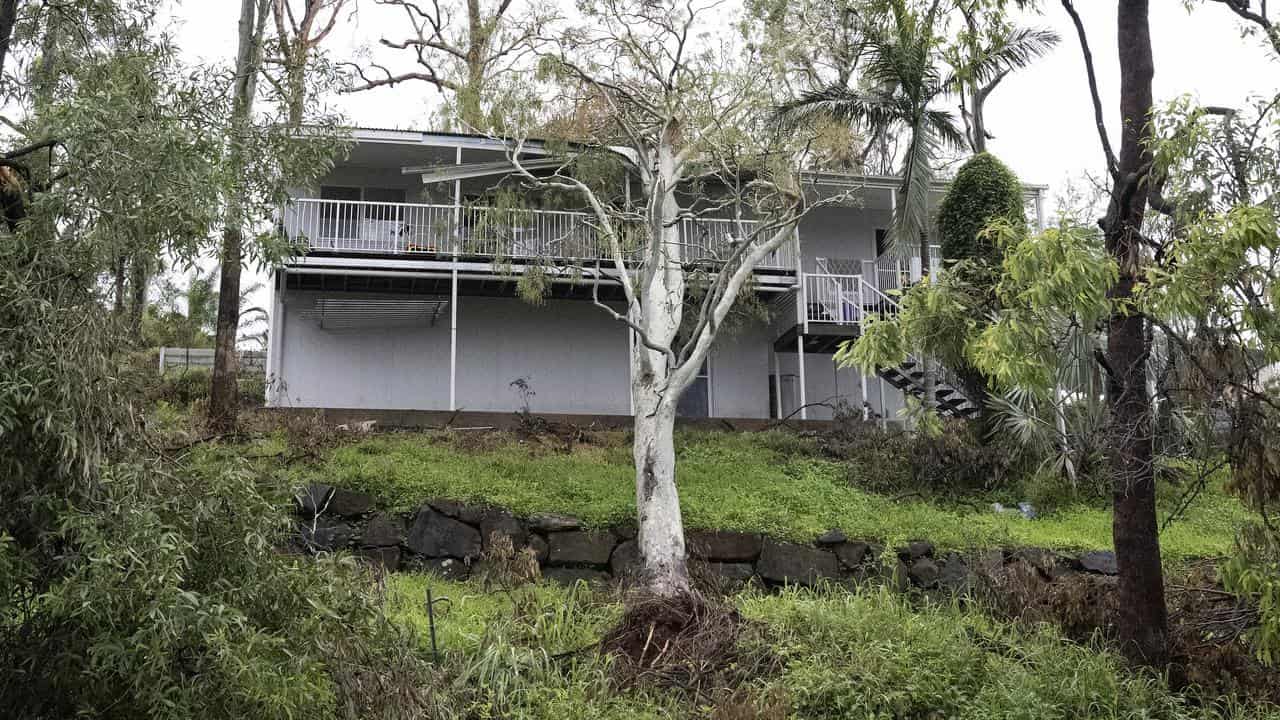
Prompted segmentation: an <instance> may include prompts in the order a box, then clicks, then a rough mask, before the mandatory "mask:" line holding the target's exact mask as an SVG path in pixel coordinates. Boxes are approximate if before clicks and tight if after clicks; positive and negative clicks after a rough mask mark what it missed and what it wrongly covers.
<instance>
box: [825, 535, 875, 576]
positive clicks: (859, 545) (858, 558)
mask: <svg viewBox="0 0 1280 720" xmlns="http://www.w3.org/2000/svg"><path fill="white" fill-rule="evenodd" d="M833 549H834V551H835V554H836V558H838V559H839V560H840V564H841V565H844V566H845V567H847V568H849V569H850V570H854V569H856V568H858V567H860V566H861V565H862V563H863V562H865V561H866V559H867V556H868V554H870V552H871V546H870V545H868V544H867V543H864V542H857V541H854V542H847V543H844V544H843V545H837V546H835V548H833Z"/></svg>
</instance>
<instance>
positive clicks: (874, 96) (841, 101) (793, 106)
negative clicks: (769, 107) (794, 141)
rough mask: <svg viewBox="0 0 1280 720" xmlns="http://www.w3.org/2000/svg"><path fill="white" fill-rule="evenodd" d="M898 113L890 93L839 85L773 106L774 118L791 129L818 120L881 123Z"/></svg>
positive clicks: (893, 118)
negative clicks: (885, 93) (884, 93)
mask: <svg viewBox="0 0 1280 720" xmlns="http://www.w3.org/2000/svg"><path fill="white" fill-rule="evenodd" d="M900 117H901V109H900V107H899V106H898V102H897V100H896V99H895V98H894V97H893V96H892V95H882V94H879V93H869V92H863V91H860V90H853V89H851V88H847V87H843V86H840V85H832V86H828V87H825V88H821V89H819V90H811V91H809V92H807V93H805V94H803V95H801V96H800V97H799V98H798V99H796V100H792V101H791V102H788V103H785V104H783V105H780V106H779V107H778V108H777V109H776V110H774V118H775V120H776V121H777V122H778V123H779V124H780V125H781V126H782V127H784V128H786V129H790V130H794V129H796V128H798V127H801V126H804V125H809V124H812V123H813V122H815V121H818V120H834V121H836V122H845V123H849V124H855V123H861V124H863V125H866V126H868V127H883V126H886V125H889V124H892V123H893V122H894V121H896V120H897V119H898V118H900Z"/></svg>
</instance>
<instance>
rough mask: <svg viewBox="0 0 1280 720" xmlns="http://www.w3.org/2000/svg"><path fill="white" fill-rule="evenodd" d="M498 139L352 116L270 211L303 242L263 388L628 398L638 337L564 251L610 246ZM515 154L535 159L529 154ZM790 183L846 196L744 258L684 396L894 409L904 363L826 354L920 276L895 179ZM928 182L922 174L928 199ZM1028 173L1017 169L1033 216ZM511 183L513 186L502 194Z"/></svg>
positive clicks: (532, 399)
mask: <svg viewBox="0 0 1280 720" xmlns="http://www.w3.org/2000/svg"><path fill="white" fill-rule="evenodd" d="M506 150H507V148H506V147H505V146H504V144H503V143H502V142H501V141H497V140H494V139H491V138H486V137H481V136H473V135H460V134H450V133H438V132H414V131H404V130H373V129H362V130H356V131H354V144H353V145H352V147H351V149H350V153H349V155H348V156H347V157H346V158H345V159H344V160H343V161H341V162H339V163H337V164H336V166H335V167H334V168H333V170H332V171H331V172H330V173H329V174H328V175H327V176H326V177H325V178H324V179H323V180H322V181H321V182H320V183H319V185H318V186H317V187H314V188H307V189H305V190H300V191H298V192H297V197H296V199H295V200H294V202H293V203H292V204H291V205H290V206H289V207H287V208H285V210H284V213H283V217H282V222H283V226H284V230H285V232H286V233H287V234H288V235H289V236H290V237H291V238H293V239H294V240H296V241H298V242H299V243H300V245H301V246H303V247H305V248H306V250H305V253H304V254H300V255H298V256H296V257H294V258H291V259H290V260H289V261H288V262H286V263H284V264H283V265H282V266H281V267H279V268H278V269H277V270H276V271H275V275H274V279H273V312H272V313H271V327H270V334H269V337H270V342H269V349H268V360H267V374H268V377H269V378H270V386H271V387H270V390H269V397H268V402H269V404H270V405H273V406H279V407H307V408H330V409H364V410H439V411H454V410H461V411H506V412H509V411H513V410H518V409H521V408H522V407H524V406H525V404H526V403H527V404H528V407H529V408H530V409H531V410H532V411H534V412H536V413H539V414H573V415H607V416H626V415H629V414H630V412H631V400H630V377H629V373H630V367H631V364H630V362H629V360H628V359H629V354H630V344H631V343H632V342H634V338H633V337H631V335H632V333H631V332H630V331H629V329H627V328H626V327H624V326H623V325H622V324H621V323H619V322H617V321H616V320H614V319H612V318H611V317H609V316H608V315H607V314H606V313H605V312H603V311H602V310H601V309H600V308H598V307H596V306H595V305H594V304H593V302H592V295H593V292H594V293H596V294H597V296H598V297H600V298H601V299H603V300H604V301H606V302H616V301H617V300H618V299H619V298H620V296H621V293H620V290H619V288H617V287H612V288H610V287H608V285H607V283H606V284H604V285H601V286H598V287H595V288H593V287H591V283H590V282H587V281H585V280H584V279H583V278H582V277H581V275H580V273H575V272H572V271H571V270H570V269H569V268H570V266H572V265H579V266H580V265H582V264H583V263H590V262H591V261H593V260H595V259H597V258H602V259H607V254H606V253H605V251H604V248H603V247H601V246H600V244H599V241H598V239H597V238H596V236H595V233H594V232H593V231H592V229H591V226H590V223H589V219H590V218H589V216H588V215H587V214H586V213H583V212H580V211H578V210H575V209H573V208H572V207H571V206H568V207H567V209H566V202H567V201H566V200H565V198H563V197H560V198H555V197H535V196H534V194H533V193H530V192H529V191H528V190H527V189H524V188H523V186H522V185H521V184H520V183H518V182H516V181H515V179H514V178H512V177H511V172H512V167H511V165H510V163H509V162H508V160H507V155H506ZM526 152H527V153H529V154H530V155H531V156H536V155H537V154H538V153H539V152H541V146H540V145H539V144H537V143H529V144H528V145H527V148H526ZM548 162H551V161H550V160H548V161H544V163H548ZM527 167H529V168H531V169H535V168H537V167H539V161H538V160H537V159H536V157H531V158H530V159H529V160H528V161H527ZM806 185H807V186H812V187H813V188H815V189H816V190H815V192H827V193H833V194H840V195H841V196H842V198H843V199H842V200H841V202H840V203H839V204H837V205H829V206H823V207H820V208H817V209H815V210H813V211H812V212H810V213H809V214H808V215H807V216H805V218H804V219H803V221H802V223H801V224H800V227H799V229H798V232H797V233H796V238H795V241H794V243H792V244H790V245H787V246H785V247H784V248H782V249H781V250H779V251H778V252H776V253H774V255H773V256H771V257H770V258H768V259H767V260H766V261H765V262H764V263H762V264H761V265H760V266H759V267H758V268H757V270H756V274H755V283H754V285H753V291H754V292H755V293H756V294H757V296H758V298H759V299H760V300H761V302H762V303H763V304H764V305H765V306H767V307H768V308H769V311H770V312H769V316H770V317H769V320H768V321H763V320H760V321H752V322H743V323H738V324H737V326H736V327H735V328H734V329H733V330H732V331H731V332H727V333H725V334H723V336H722V337H720V338H719V339H718V340H717V343H716V345H715V347H714V349H713V351H712V353H711V355H710V357H709V359H708V361H707V363H706V365H705V368H704V370H703V374H702V376H701V377H700V378H699V379H698V381H697V382H696V383H695V384H694V385H693V386H691V387H690V388H689V390H688V391H687V392H686V396H685V397H684V399H683V400H682V402H681V412H682V413H683V414H684V415H686V416H690V417H722V418H769V417H786V416H789V415H792V414H793V413H794V414H795V416H796V417H804V418H809V419H824V418H829V417H831V414H832V410H833V408H834V407H836V406H837V404H840V403H844V404H846V405H847V406H849V407H850V408H852V409H853V410H854V411H855V412H865V413H867V414H868V415H873V416H877V417H882V418H894V417H896V415H897V412H898V410H899V409H900V408H902V407H903V404H904V393H909V392H913V391H918V387H917V385H918V381H919V373H918V371H916V369H915V368H914V366H913V365H912V364H910V363H908V365H907V366H905V367H902V368H886V369H885V370H884V371H883V372H881V373H879V374H878V375H874V376H864V375H861V374H860V373H859V372H858V371H857V370H855V369H847V368H838V367H837V366H836V365H835V363H834V362H833V361H832V355H833V353H834V352H835V350H836V348H837V347H838V346H839V344H840V343H841V342H843V341H844V340H847V339H849V338H851V337H856V336H857V334H858V332H859V331H860V328H861V325H862V322H863V321H864V319H865V318H867V317H868V316H869V315H870V314H872V313H885V314H892V313H894V312H895V311H896V309H897V303H896V302H895V297H896V292H895V291H897V290H898V289H900V288H901V287H902V286H903V285H905V284H908V283H910V282H912V281H913V280H915V279H918V278H919V277H920V275H921V267H920V260H919V257H918V256H917V257H915V258H906V259H899V258H897V257H894V256H892V255H890V254H887V253H886V252H885V246H884V245H885V229H886V228H887V227H888V225H889V219H890V217H891V215H892V212H893V203H894V198H895V192H894V190H895V188H896V187H897V185H898V180H897V179H896V178H892V177H868V176H860V175H844V174H835V173H823V174H815V175H812V176H810V177H809V178H807V180H806ZM944 190H945V187H944V186H942V185H939V186H938V187H935V188H933V189H932V192H931V201H932V202H933V203H935V204H936V202H937V201H938V200H940V198H941V196H942V193H943V192H944ZM1044 191H1045V188H1043V187H1040V186H1027V187H1026V196H1027V200H1028V204H1029V206H1031V207H1033V209H1034V210H1033V212H1034V215H1033V216H1032V217H1034V218H1035V220H1036V221H1037V222H1039V223H1041V224H1042V223H1043V197H1044ZM512 192H517V193H527V194H529V197H528V202H527V203H525V204H524V206H523V207H520V208H512V207H510V205H509V204H506V203H503V202H502V201H501V200H502V197H501V196H502V193H507V194H508V197H509V195H510V193H512ZM568 202H571V201H568ZM747 225H749V222H748V221H738V220H733V219H720V220H712V219H698V220H687V221H684V222H683V223H682V225H681V234H682V238H683V239H684V243H682V246H683V248H684V249H683V252H684V253H685V254H686V255H685V259H686V260H697V254H698V252H699V249H700V248H703V249H706V251H707V253H708V256H709V257H710V256H712V255H714V252H713V251H714V249H716V248H723V247H724V246H725V244H726V243H730V242H732V241H733V239H734V238H735V237H743V236H744V235H745V234H746V232H747V231H748V228H746V226H747ZM535 259H536V260H537V261H538V267H539V268H540V272H542V273H543V278H544V279H545V280H546V282H548V283H549V291H548V295H547V299H546V300H545V301H544V302H543V303H542V304H531V303H529V302H526V301H525V300H522V299H520V298H519V297H518V296H517V293H516V291H515V290H516V285H517V283H518V282H519V280H520V276H521V274H522V273H524V272H525V271H526V270H527V268H528V267H531V266H530V265H527V263H530V262H533V261H534V260H535ZM548 259H551V260H552V261H553V262H552V263H551V269H550V270H549V271H548V269H547V268H548V264H547V260H548ZM936 259H937V253H936V252H932V253H931V260H934V261H936ZM555 261H563V262H562V263H557V262H555ZM559 265H562V266H563V267H564V269H563V270H562V271H561V270H558V269H557V267H558V266H559ZM939 399H940V402H941V403H942V407H943V408H944V409H946V410H948V411H951V412H955V413H963V412H964V411H965V410H966V409H967V408H968V405H967V402H966V401H965V400H964V398H963V397H961V396H960V395H959V393H958V392H957V391H956V390H955V389H954V388H952V387H950V386H949V385H947V384H946V383H945V382H944V383H943V384H942V385H941V387H940V388H939Z"/></svg>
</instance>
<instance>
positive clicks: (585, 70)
mask: <svg viewBox="0 0 1280 720" xmlns="http://www.w3.org/2000/svg"><path fill="white" fill-rule="evenodd" d="M580 10H581V13H582V21H581V24H580V25H579V26H577V27H574V28H570V29H568V30H566V31H565V32H564V33H563V34H562V35H561V36H560V37H559V38H557V39H555V40H554V42H553V43H552V45H551V46H549V47H547V48H544V54H543V57H542V61H541V63H540V64H541V69H542V72H543V73H544V74H545V75H546V76H547V77H549V78H553V79H554V80H555V83H556V87H558V88H559V89H560V93H561V95H560V101H561V102H562V103H564V104H565V105H568V106H569V107H571V108H576V107H583V106H586V107H589V108H591V109H592V110H591V112H590V113H589V116H590V117H589V121H587V122H583V123H580V124H579V125H578V126H577V127H579V128H580V129H585V130H586V133H585V134H584V135H577V136H575V137H573V138H567V140H572V141H573V142H571V143H557V144H558V145H559V146H560V147H561V150H560V153H561V155H560V156H561V157H563V164H562V165H561V166H560V167H558V168H554V169H552V170H550V171H542V172H538V173H535V172H534V171H533V170H532V169H530V168H527V167H526V164H525V163H526V161H527V157H526V156H525V149H526V147H527V144H526V142H525V141H524V140H523V139H518V140H517V141H516V142H515V144H514V149H513V150H512V151H511V154H510V161H511V162H512V163H513V164H514V165H515V167H516V168H517V171H518V173H519V174H520V175H521V176H522V177H523V178H524V179H525V180H526V181H527V182H528V183H529V184H531V185H533V186H536V187H540V188H547V189H555V190H559V191H565V192H568V193H572V194H573V195H575V196H576V197H578V198H580V199H581V201H582V203H583V204H584V205H586V206H587V207H588V208H589V209H590V211H589V215H590V216H591V223H592V225H593V226H594V229H595V232H596V233H597V234H598V236H599V238H600V242H601V243H602V245H603V246H604V247H605V249H606V251H607V252H606V256H607V259H606V260H603V261H601V262H599V263H598V264H595V265H586V266H582V267H580V268H579V271H580V272H582V273H583V275H584V276H585V278H587V280H588V281H589V282H591V283H592V284H593V287H595V288H597V289H598V287H599V284H600V283H603V282H614V283H617V284H618V285H619V286H620V289H621V292H622V293H623V297H624V301H623V303H624V305H625V307H622V308H620V309H619V308H617V307H613V306H610V305H609V304H608V303H605V302H603V301H599V300H597V302H596V304H597V306H598V307H600V308H601V309H602V310H603V311H604V312H606V313H608V314H609V316H610V317H612V318H613V319H615V320H617V321H618V322H620V323H622V324H624V325H626V326H627V327H628V328H630V330H631V332H632V334H633V336H634V338H635V342H634V344H633V348H632V351H631V356H630V363H631V377H632V380H631V397H632V402H633V406H634V428H635V438H634V447H633V458H634V461H635V472H636V506H637V511H638V520H639V523H638V525H639V534H638V543H639V549H640V554H641V557H642V559H643V568H644V576H645V583H646V586H647V587H648V589H649V590H650V591H652V592H654V593H656V594H659V595H662V596H673V595H677V594H680V593H683V592H685V591H687V590H688V588H689V576H688V571H687V567H686V562H685V546H684V534H683V521H682V518H681V513H680V502H679V496H678V491H677V485H676V456H675V446H674V423H675V417H676V410H677V406H678V403H679V400H680V397H681V395H682V393H683V392H684V391H685V390H686V388H688V387H689V385H690V384H691V383H692V382H693V381H694V380H695V378H696V377H697V375H698V372H699V368H700V367H701V366H702V364H703V362H704V361H705V360H706V358H707V355H708V353H709V352H710V350H711V347H712V344H713V343H714V342H715V340H716V338H717V336H718V334H720V333H721V332H722V330H723V328H724V325H725V323H726V320H727V318H728V317H729V315H730V312H731V311H732V309H733V308H734V306H735V304H736V303H737V301H738V299H739V297H740V296H741V295H742V294H744V293H747V292H749V286H750V283H751V282H752V277H753V272H754V269H755V268H756V266H757V265H758V264H760V263H761V262H762V261H763V260H764V259H765V258H766V257H768V256H769V255H770V254H771V253H774V252H775V251H778V250H779V249H780V248H782V247H783V246H784V245H785V244H787V243H789V242H791V240H792V238H793V237H794V233H795V230H796V225H797V223H798V221H799V219H800V218H801V217H802V216H803V214H804V213H805V212H806V211H807V209H808V207H812V206H811V205H806V200H805V198H804V195H803V193H802V192H801V189H800V186H799V180H798V176H797V175H796V173H795V170H796V166H795V163H794V160H793V158H794V157H795V155H794V153H792V152H791V151H790V150H791V149H790V148H789V147H788V145H787V143H786V138H785V136H783V135H780V134H779V133H777V132H776V129H774V128H771V126H770V125H769V123H768V120H769V110H770V105H769V100H768V97H769V96H768V88H767V84H768V82H769V78H768V77H767V76H766V75H765V73H761V72H759V65H758V64H756V63H755V62H754V61H755V60H756V57H755V56H753V55H751V54H750V52H749V51H747V50H743V49H741V48H739V47H736V46H735V45H734V44H733V42H732V39H731V38H720V37H717V35H716V33H715V29H716V28H717V27H719V26H720V23H721V21H722V20H723V17H722V13H723V5H722V4H721V3H719V2H715V1H714V0H713V1H711V2H692V3H685V2H674V1H671V0H668V1H665V2H652V0H593V1H592V2H587V3H584V4H583V5H582V6H581V7H580ZM535 124H536V123H535V122H534V121H533V120H532V119H531V120H530V121H529V125H528V127H533V126H534V125H535ZM526 134H527V131H522V132H521V133H519V134H518V137H520V138H522V137H524V136H525V135H526ZM628 186H630V187H631V188H632V189H631V190H630V191H629V192H626V191H624V190H625V188H627V187H628ZM695 188H696V189H698V190H700V192H696V193H691V192H690V190H694V189H695ZM628 195H629V198H628ZM695 195H697V196H702V197H704V198H708V199H707V200H706V201H705V202H703V203H695V201H694V200H692V199H691V197H693V196H695ZM712 214H717V215H720V216H721V217H728V218H732V219H737V220H742V219H744V218H749V219H752V220H754V221H755V222H754V223H752V224H747V223H742V224H741V225H739V226H737V229H736V230H735V232H734V233H733V235H734V236H735V237H733V238H732V239H731V240H730V241H728V242H725V243H723V244H722V245H717V246H713V247H704V246H702V245H701V244H700V243H698V242H697V241H696V240H695V239H693V238H690V237H688V236H687V235H685V234H683V233H682V231H681V227H682V225H685V224H686V222H687V221H696V220H697V219H698V218H700V217H703V216H705V215H712ZM708 265H709V266H710V267H711V270H710V273H709V274H706V275H704V277H705V278H706V279H705V282H703V283H696V282H694V281H693V277H694V276H695V275H696V274H699V273H700V272H701V271H700V268H706V267H707V266H708Z"/></svg>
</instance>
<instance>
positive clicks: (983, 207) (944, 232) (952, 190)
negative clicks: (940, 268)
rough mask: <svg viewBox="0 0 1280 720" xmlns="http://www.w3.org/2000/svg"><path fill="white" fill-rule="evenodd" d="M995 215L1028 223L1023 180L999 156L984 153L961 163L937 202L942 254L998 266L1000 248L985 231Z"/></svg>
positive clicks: (951, 257) (1016, 225)
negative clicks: (939, 201) (1023, 197)
mask: <svg viewBox="0 0 1280 720" xmlns="http://www.w3.org/2000/svg"><path fill="white" fill-rule="evenodd" d="M996 219H1001V220H1004V221H1006V222H1008V223H1009V224H1010V225H1013V226H1014V227H1019V226H1023V225H1025V224H1026V221H1027V220H1026V210H1025V209H1024V207H1023V203H1022V184H1021V183H1020V182H1019V181H1018V177H1017V176H1016V175H1014V174H1013V171H1011V170H1010V169H1009V168H1008V167H1007V166H1005V164H1004V163H1002V162H1000V160H999V159H997V158H996V156H994V155H992V154H990V153H981V154H979V155H975V156H973V157H972V158H970V159H969V161H968V162H966V163H965V164H964V165H962V166H960V170H959V172H957V173H956V177H955V179H954V180H952V181H951V186H950V187H949V188H948V189H947V194H946V196H945V197H943V199H942V203H941V204H940V205H939V206H938V219H937V224H938V235H939V237H940V239H941V241H942V257H944V258H946V259H947V260H968V259H976V260H981V261H984V262H986V263H989V264H991V265H995V266H999V265H1000V262H1001V248H1000V247H999V246H998V245H997V243H996V241H995V238H993V237H991V235H989V234H986V233H985V232H984V231H985V230H986V228H987V226H988V225H990V224H991V222H992V221H993V220H996Z"/></svg>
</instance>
